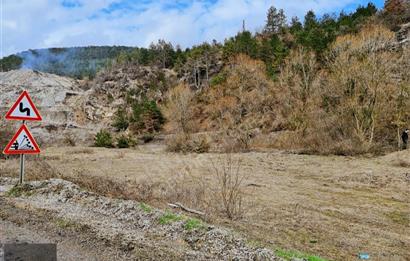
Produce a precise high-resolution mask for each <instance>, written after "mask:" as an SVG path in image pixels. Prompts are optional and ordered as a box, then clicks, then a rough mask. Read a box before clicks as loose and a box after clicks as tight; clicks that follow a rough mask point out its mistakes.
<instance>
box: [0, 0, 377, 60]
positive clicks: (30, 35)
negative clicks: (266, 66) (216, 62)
mask: <svg viewBox="0 0 410 261" xmlns="http://www.w3.org/2000/svg"><path fill="white" fill-rule="evenodd" d="M368 2H373V3H375V4H376V5H377V6H378V7H379V8H380V7H382V6H383V2H384V1H383V0H376V1H368V0H275V1H272V0H176V1H169V0H157V1H153V0H0V11H1V16H0V29H1V41H0V42H1V44H0V57H1V56H6V55H9V54H12V53H16V52H20V51H24V50H27V49H35V48H47V47H68V46H87V45H127V46H144V47H146V46H148V45H149V44H150V43H151V42H156V41H157V40H158V39H165V40H167V41H171V42H172V43H173V44H174V45H176V44H179V45H181V46H182V47H188V46H192V45H194V44H199V43H202V42H204V41H212V40H213V39H216V40H218V41H223V39H225V38H226V37H229V36H232V35H234V34H235V33H236V32H238V30H240V29H241V27H242V21H243V20H245V21H246V26H247V29H248V30H251V31H257V30H260V29H261V27H262V26H263V24H264V21H265V19H266V11H267V9H268V8H269V7H270V6H272V5H274V6H275V7H277V8H283V9H284V10H285V12H286V15H287V16H288V17H292V16H299V17H300V18H303V16H304V14H305V13H306V12H307V11H308V10H314V11H315V13H316V14H317V15H319V16H320V15H323V14H324V13H339V12H340V11H342V10H345V11H346V12H350V11H352V10H354V9H355V8H356V7H357V6H359V5H366V4H367V3H368Z"/></svg>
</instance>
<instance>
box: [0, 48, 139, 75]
mask: <svg viewBox="0 0 410 261" xmlns="http://www.w3.org/2000/svg"><path fill="white" fill-rule="evenodd" d="M132 49H133V48H131V47H124V46H89V47H72V48H49V49H35V50H28V51H24V52H21V53H17V54H14V55H10V56H7V57H4V58H3V59H1V60H0V68H1V71H9V70H14V69H21V68H24V69H32V70H38V71H43V72H47V73H54V74H57V75H62V76H71V77H75V78H84V77H88V78H92V77H94V76H95V73H96V72H97V71H98V70H100V69H101V68H103V67H105V66H107V64H109V63H110V61H111V60H112V59H114V58H115V57H117V56H118V55H119V54H120V53H122V52H129V51H131V50H132Z"/></svg>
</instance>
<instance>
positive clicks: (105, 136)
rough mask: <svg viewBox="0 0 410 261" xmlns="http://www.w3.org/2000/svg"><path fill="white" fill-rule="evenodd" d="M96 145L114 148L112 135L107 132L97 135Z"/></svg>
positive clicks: (102, 131) (103, 131)
mask: <svg viewBox="0 0 410 261" xmlns="http://www.w3.org/2000/svg"><path fill="white" fill-rule="evenodd" d="M94 145H95V146H96V147H104V148H112V147H113V141H112V136H111V133H110V132H108V131H107V130H100V131H99V132H98V133H97V135H95V141H94Z"/></svg>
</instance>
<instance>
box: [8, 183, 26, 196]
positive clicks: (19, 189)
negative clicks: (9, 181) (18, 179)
mask: <svg viewBox="0 0 410 261" xmlns="http://www.w3.org/2000/svg"><path fill="white" fill-rule="evenodd" d="M31 190H32V187H31V186H30V185H28V184H23V185H16V186H14V187H12V188H11V189H10V190H9V191H7V193H6V195H7V196H8V197H20V196H22V195H26V196H30V195H32V194H33V193H32V191H31Z"/></svg>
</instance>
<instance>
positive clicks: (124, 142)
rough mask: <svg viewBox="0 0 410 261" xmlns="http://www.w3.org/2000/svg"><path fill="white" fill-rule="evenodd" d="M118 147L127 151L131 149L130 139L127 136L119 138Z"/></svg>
mask: <svg viewBox="0 0 410 261" xmlns="http://www.w3.org/2000/svg"><path fill="white" fill-rule="evenodd" d="M117 146H118V148H120V149H126V148H129V147H130V139H129V138H128V137H127V136H125V135H121V136H120V137H118V139H117Z"/></svg>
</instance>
